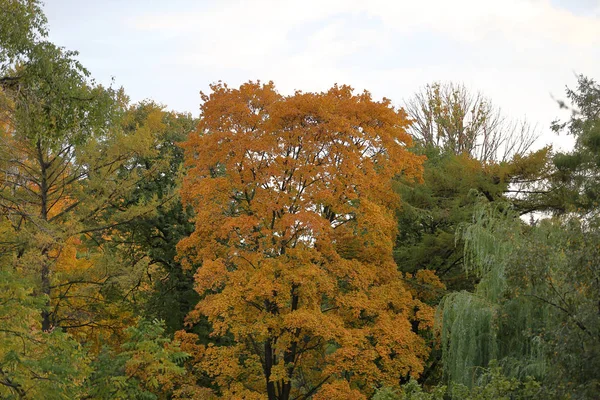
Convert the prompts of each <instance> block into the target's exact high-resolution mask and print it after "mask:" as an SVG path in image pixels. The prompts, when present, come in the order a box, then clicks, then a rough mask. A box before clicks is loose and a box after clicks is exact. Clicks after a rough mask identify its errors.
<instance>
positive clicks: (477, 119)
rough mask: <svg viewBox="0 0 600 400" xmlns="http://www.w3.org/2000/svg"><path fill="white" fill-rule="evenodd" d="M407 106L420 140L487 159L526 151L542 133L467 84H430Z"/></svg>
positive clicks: (507, 158) (416, 136) (412, 129)
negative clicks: (509, 115)
mask: <svg viewBox="0 0 600 400" xmlns="http://www.w3.org/2000/svg"><path fill="white" fill-rule="evenodd" d="M405 109H406V111H407V113H408V115H409V116H410V118H411V119H412V120H413V125H412V127H411V133H412V135H413V137H414V138H415V140H416V141H418V142H421V143H423V144H425V145H432V146H437V147H440V148H444V149H446V150H448V151H452V152H454V153H456V154H463V153H467V154H469V155H470V156H471V157H473V158H476V159H478V160H481V161H483V162H489V161H508V160H509V159H511V158H512V157H513V156H515V155H517V154H518V155H524V154H525V153H526V152H527V151H528V150H530V148H531V146H532V145H533V143H534V142H535V140H536V139H537V138H538V136H539V135H538V134H537V133H536V130H535V129H534V128H533V127H532V126H531V125H530V124H529V123H528V122H527V121H524V120H523V121H510V120H509V119H507V118H506V117H505V116H503V115H502V113H501V111H500V109H499V108H498V107H496V106H494V105H493V104H492V102H491V101H490V100H489V99H488V98H487V97H485V96H484V95H482V94H481V93H480V92H477V93H472V92H469V90H468V89H467V88H466V87H465V86H464V85H463V84H456V83H452V82H448V83H439V82H435V83H432V84H429V85H426V86H425V87H424V88H423V89H422V90H421V91H420V92H418V93H416V94H415V96H414V97H413V98H411V99H410V100H408V101H407V102H406V104H405Z"/></svg>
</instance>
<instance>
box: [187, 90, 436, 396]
mask: <svg viewBox="0 0 600 400" xmlns="http://www.w3.org/2000/svg"><path fill="white" fill-rule="evenodd" d="M211 88H212V90H213V93H211V94H210V95H205V94H203V100H204V101H205V103H204V104H203V105H202V107H201V116H202V117H201V121H200V123H199V125H198V129H197V131H196V132H195V133H192V134H191V135H190V137H189V139H188V141H187V142H185V143H183V144H182V146H183V148H184V150H185V163H186V165H187V167H188V168H189V169H188V175H187V177H186V178H185V180H184V183H183V187H182V198H183V200H184V202H185V203H186V204H189V205H191V206H192V207H193V208H194V210H195V212H196V214H195V218H196V220H195V223H196V230H195V232H194V233H193V234H192V235H191V236H190V237H188V238H186V239H184V240H183V241H182V242H181V243H180V244H179V246H178V251H179V256H180V257H181V258H182V260H183V261H184V265H187V266H192V265H195V266H198V267H199V268H198V270H197V273H196V277H195V278H196V290H197V291H198V293H200V294H201V295H202V296H203V299H202V300H201V301H200V302H199V303H198V305H197V306H196V308H195V309H194V311H192V312H191V313H190V315H189V316H188V321H189V322H190V323H193V322H195V321H197V320H198V319H199V318H200V317H201V316H206V317H207V318H208V320H209V321H210V322H211V324H212V327H213V334H214V335H215V336H225V335H231V336H232V337H233V338H234V345H232V346H230V347H227V348H220V347H219V348H217V347H214V348H206V349H198V351H199V352H201V353H202V354H203V356H202V360H203V361H202V362H201V363H200V364H201V365H202V368H203V371H204V372H205V373H207V374H210V375H211V376H214V377H215V379H216V380H217V382H218V385H219V390H220V391H221V392H222V393H229V394H231V395H233V393H237V395H238V396H241V393H242V392H243V393H244V396H246V395H249V393H250V392H248V388H247V387H246V388H242V387H240V382H246V383H247V382H262V383H261V384H260V385H258V386H254V385H250V386H251V387H252V390H255V389H256V390H260V391H261V392H262V393H267V394H268V396H269V397H270V398H274V397H273V396H276V397H277V398H279V399H288V398H292V397H294V396H297V395H299V394H301V393H307V392H311V393H320V391H321V392H322V393H325V394H322V395H321V396H329V397H322V398H344V399H346V398H353V397H352V396H355V397H356V398H364V396H363V394H361V393H360V391H357V390H356V388H357V387H362V388H363V389H361V390H362V391H363V392H364V393H369V392H370V391H371V388H372V387H373V385H375V384H377V383H379V382H385V383H386V384H389V385H393V384H395V383H397V382H398V379H399V376H400V375H406V374H407V373H411V374H413V375H415V376H416V375H418V374H419V373H420V372H421V371H422V365H423V362H424V360H425V359H426V357H427V348H426V346H425V344H424V342H423V340H422V339H421V338H420V337H419V336H418V335H417V334H416V333H415V332H413V330H412V328H411V326H412V325H411V322H412V321H415V320H419V319H420V318H422V319H426V318H428V315H425V314H426V312H425V311H423V312H422V313H421V314H423V315H419V316H416V315H415V312H416V310H422V309H423V310H424V309H425V308H427V306H426V305H424V304H422V303H421V302H420V301H418V300H416V299H414V298H413V296H412V294H411V292H410V291H408V290H407V289H405V288H404V286H403V284H402V281H401V275H400V274H399V273H398V272H397V269H396V265H395V263H394V261H393V258H392V246H393V242H394V239H395V235H396V229H397V228H396V223H395V220H394V214H393V208H395V207H397V206H398V198H397V197H396V196H395V195H394V191H393V190H392V187H391V179H392V178H393V177H394V176H396V175H397V174H403V175H405V176H406V177H407V178H409V179H420V174H421V163H422V158H421V157H418V156H415V155H413V154H411V153H410V152H408V150H407V146H408V145H409V144H410V142H411V138H410V136H409V135H408V134H407V133H406V130H405V128H406V127H407V126H408V120H407V119H406V115H405V113H404V112H403V111H402V110H395V109H394V108H393V107H391V105H390V102H389V100H386V99H384V100H383V101H381V102H377V101H373V99H372V98H371V95H370V94H369V93H368V92H363V93H361V94H354V92H353V90H352V88H350V87H349V86H334V87H333V88H331V89H330V90H329V91H327V92H323V93H301V92H297V93H295V94H294V95H292V96H282V95H280V94H279V93H277V92H276V91H275V88H274V85H273V84H272V83H269V84H266V85H261V84H260V83H252V82H250V83H247V84H244V85H242V86H241V87H240V88H239V89H231V88H229V87H227V86H226V85H225V84H217V85H213V86H212V87H211ZM186 263H187V264H186ZM257 363H258V364H257ZM242 367H243V368H242ZM344 375H348V376H351V377H352V378H350V379H349V381H348V382H346V381H340V380H339V379H340V378H341V377H342V376H344ZM242 376H243V379H244V380H241V379H242ZM325 381H327V383H328V385H325V386H323V387H321V385H323V384H324V382H325ZM331 396H334V397H331ZM335 396H338V397H335ZM339 396H341V397H339ZM344 396H345V397H344ZM225 397H227V395H226V396H225Z"/></svg>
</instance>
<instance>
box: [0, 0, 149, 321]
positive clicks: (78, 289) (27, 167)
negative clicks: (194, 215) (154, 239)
mask: <svg viewBox="0 0 600 400" xmlns="http://www.w3.org/2000/svg"><path fill="white" fill-rule="evenodd" d="M3 7H7V9H8V10H11V11H10V12H11V13H13V14H15V15H17V16H22V17H23V18H24V20H25V22H24V23H22V24H18V23H13V25H15V26H17V25H18V26H19V27H25V28H27V27H29V29H32V30H34V31H36V32H37V31H39V32H41V33H35V32H33V33H31V34H30V35H26V36H27V37H31V40H30V41H27V42H21V41H17V44H16V45H13V43H12V42H11V41H10V40H12V39H14V37H13V36H11V35H8V36H6V37H5V38H2V39H6V42H5V43H2V47H3V48H5V49H8V50H7V51H5V52H3V53H1V55H2V56H3V57H4V58H3V59H2V60H0V62H1V63H2V65H3V71H2V72H3V73H4V76H3V79H2V81H1V82H0V83H1V84H0V97H1V98H2V101H1V102H0V106H1V107H2V108H1V109H0V119H1V121H2V124H1V125H0V171H1V173H2V180H1V181H0V216H1V217H2V225H3V228H4V232H3V233H4V237H3V240H2V242H1V243H0V253H1V255H2V256H3V257H5V259H6V260H7V261H8V262H7V263H6V264H7V265H10V266H11V267H12V268H13V269H15V270H16V271H18V273H19V274H24V275H27V276H35V277H36V279H35V280H34V282H37V284H36V294H41V295H43V296H45V297H46V299H47V301H46V306H45V307H44V308H43V310H42V328H43V330H45V331H49V330H51V329H52V328H53V327H55V326H60V327H61V328H63V329H70V328H79V327H83V326H100V325H102V322H101V320H102V318H93V316H92V315H93V314H94V312H95V310H97V309H98V308H97V306H98V305H99V304H102V303H103V302H104V301H105V299H106V295H107V293H102V292H101V291H100V290H99V289H100V288H102V287H103V286H104V283H106V282H107V280H109V279H110V278H111V277H112V276H113V275H114V274H115V273H116V272H115V269H116V268H118V267H119V266H118V264H117V263H115V262H114V261H115V260H114V259H113V260H111V259H110V256H111V254H110V252H109V251H107V250H109V249H108V248H107V247H102V246H100V244H101V241H102V238H103V235H105V234H106V233H107V232H108V230H109V229H111V228H113V227H115V226H118V225H120V224H124V223H126V222H129V221H131V220H133V219H135V218H137V217H138V216H140V215H143V214H145V213H150V212H153V209H154V204H152V202H150V201H149V202H138V203H136V204H126V203H125V202H124V199H125V198H127V195H128V194H129V193H130V192H131V191H133V190H135V189H136V188H137V185H138V184H139V183H140V182H142V181H143V180H144V179H147V178H148V177H149V176H150V175H151V174H152V173H155V172H156V169H152V170H149V171H148V170H142V169H140V168H136V167H137V165H136V164H135V158H136V157H141V156H145V157H150V156H151V155H153V154H155V153H156V152H157V150H156V140H155V137H154V136H153V132H152V131H150V130H148V129H138V130H135V131H134V132H124V131H123V129H121V127H120V125H119V121H120V118H121V117H122V115H123V113H124V111H125V107H126V103H127V98H126V97H125V95H124V94H123V92H122V91H121V90H113V89H111V88H104V87H102V86H100V85H97V84H95V82H94V81H93V80H92V79H91V78H90V77H89V73H88V72H87V70H85V69H84V68H83V67H82V66H81V64H80V63H79V62H78V61H77V60H76V58H75V57H76V53H75V52H71V51H67V50H64V49H62V48H58V47H56V46H55V45H53V44H52V43H49V42H47V41H45V40H44V36H43V33H45V30H44V29H45V27H44V26H43V24H42V23H43V22H44V21H45V18H44V17H43V16H39V15H38V16H35V15H31V13H37V12H41V11H40V10H39V6H38V3H37V2H18V1H17V2H15V1H8V3H7V4H6V2H4V3H3ZM15 10H16V11H15ZM13 11H14V12H13ZM3 18H4V14H3ZM27 21H29V22H27ZM31 21H33V22H31ZM40 24H42V25H40ZM25 28H23V29H25ZM2 32H4V31H2ZM9 50H10V51H9ZM17 51H18V52H17ZM86 241H91V242H93V243H94V244H95V245H94V248H89V247H88V248H86V246H85V242H86ZM63 250H65V251H64V252H63ZM101 260H104V261H103V262H99V261H101ZM94 319H95V320H94Z"/></svg>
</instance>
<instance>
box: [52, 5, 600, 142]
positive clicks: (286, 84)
mask: <svg viewBox="0 0 600 400" xmlns="http://www.w3.org/2000/svg"><path fill="white" fill-rule="evenodd" d="M44 10H45V12H46V15H47V17H48V20H49V28H50V39H51V40H52V41H53V42H54V43H56V44H58V45H61V46H64V47H66V48H68V49H71V50H78V51H79V52H80V55H79V59H80V61H81V62H82V63H83V65H84V66H85V67H87V68H88V69H89V70H90V71H91V73H92V76H93V77H94V78H95V79H96V80H97V81H98V82H100V83H104V84H108V83H110V82H111V79H113V78H114V82H115V84H116V85H117V86H123V87H124V88H125V90H126V92H127V93H128V94H129V96H130V97H131V99H132V101H140V100H143V99H147V98H150V99H153V100H155V101H157V102H159V103H161V104H164V105H165V106H166V107H167V108H168V109H172V110H177V111H188V112H191V113H192V114H193V115H195V116H197V115H198V114H199V105H200V96H199V92H200V91H204V92H208V91H209V90H210V89H209V85H210V84H211V83H214V82H217V81H219V80H221V81H224V82H226V83H227V84H228V85H229V86H239V85H240V84H242V83H244V82H247V81H249V80H261V81H270V80H272V81H274V82H275V85H276V87H277V88H278V90H279V91H280V92H281V93H284V94H291V93H293V91H294V90H302V91H324V90H327V89H328V88H330V87H331V86H332V85H333V84H334V83H339V84H349V85H351V86H352V87H354V88H356V89H357V90H361V91H362V90H364V89H367V90H369V91H370V92H371V93H372V94H373V96H374V97H375V98H376V99H380V98H382V97H387V98H389V99H391V100H392V102H393V104H394V105H397V106H402V104H403V102H404V101H405V100H408V99H409V98H411V97H412V96H413V95H414V94H415V93H416V92H417V91H419V90H420V89H421V88H422V87H423V86H424V85H426V84H428V83H432V82H434V81H442V82H447V81H452V82H456V83H463V84H464V85H466V86H467V87H468V88H469V89H470V90H471V91H473V92H476V91H480V92H482V93H483V94H484V95H485V96H487V97H489V98H490V99H491V100H492V102H493V103H494V104H495V105H497V106H498V107H500V108H501V109H502V111H503V113H504V114H505V115H506V116H507V117H508V118H510V119H515V120H517V119H518V120H522V119H526V120H528V121H529V122H530V123H531V124H532V125H535V126H536V127H537V130H538V131H539V133H540V135H541V138H540V140H539V141H538V146H539V147H541V146H542V145H546V144H553V145H554V147H555V148H557V149H568V148H569V147H570V146H571V145H572V139H571V138H570V137H566V136H565V135H561V136H556V135H554V134H553V133H551V132H550V130H549V125H550V123H551V122H552V121H553V120H554V119H556V118H565V117H567V115H566V114H565V111H562V112H561V111H560V110H559V108H558V106H557V102H556V99H564V97H565V96H564V91H565V87H566V86H569V87H574V86H575V84H576V75H577V74H583V75H586V76H588V77H591V78H595V79H596V80H600V0H452V1H446V0H418V1H414V0H413V1H406V0H368V1H367V0H302V1H288V0H252V1H250V0H248V1H242V0H237V1H235V0H214V1H193V0H171V1H164V0H161V1H155V0H104V1H94V0H46V2H45V7H44Z"/></svg>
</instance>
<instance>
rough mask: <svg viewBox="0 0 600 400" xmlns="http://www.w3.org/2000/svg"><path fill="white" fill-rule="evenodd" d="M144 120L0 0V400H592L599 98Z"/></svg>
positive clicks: (593, 94) (208, 105) (267, 106)
mask: <svg viewBox="0 0 600 400" xmlns="http://www.w3.org/2000/svg"><path fill="white" fill-rule="evenodd" d="M199 104H200V115H199V117H198V118H195V117H192V115H191V114H190V113H183V112H182V113H179V112H174V111H169V110H167V108H166V107H165V106H163V105H161V103H159V102H157V101H154V100H146V101H142V102H138V103H132V102H131V101H130V100H129V98H128V96H127V94H126V92H125V89H123V88H115V87H112V86H104V85H101V84H98V83H97V82H96V81H95V80H94V79H93V77H92V76H91V75H90V73H89V72H88V70H86V68H85V66H84V65H82V64H81V63H80V62H79V61H78V53H77V52H76V51H74V50H69V49H65V48H63V47H60V46H58V45H56V44H54V43H52V42H50V41H49V39H48V21H47V19H46V16H45V15H44V12H43V9H42V4H41V2H40V1H38V0H0V398H2V399H48V400H54V399H221V398H223V399H256V400H259V399H268V400H292V399H293V400H309V399H312V400H328V399H333V400H335V399H341V400H343V399H348V400H366V399H373V400H428V399H431V400H434V399H436V400H442V399H472V400H476V399H477V400H483V399H506V400H509V399H597V398H600V214H599V211H600V203H599V202H600V85H599V84H598V83H597V82H596V81H595V80H594V79H593V77H587V76H583V75H579V76H578V84H577V86H576V87H573V88H567V90H566V92H565V93H564V94H563V98H562V99H560V100H559V101H557V103H556V108H557V110H558V109H560V108H562V109H566V110H568V111H569V113H568V115H569V117H568V118H566V119H564V120H557V121H554V122H553V123H552V130H553V131H555V132H557V133H560V134H563V135H571V136H572V137H573V138H574V141H575V146H574V148H573V149H572V150H570V151H558V150H554V149H553V148H552V147H550V146H548V147H543V148H541V149H540V148H539V147H535V143H534V142H535V139H536V137H537V135H538V134H539V133H538V132H536V131H535V129H533V128H532V127H531V126H529V125H528V124H527V122H511V121H510V120H509V119H508V118H506V117H505V116H503V115H502V113H501V112H500V111H499V109H498V108H497V107H495V106H494V104H493V103H492V102H491V100H489V99H488V98H486V97H485V96H483V95H481V94H478V93H473V92H471V91H470V90H469V89H467V88H466V87H465V86H463V85H461V84H458V83H451V82H434V83H431V84H429V85H427V86H425V87H424V88H423V90H422V91H421V92H419V93H416V94H414V95H413V96H412V97H411V99H410V100H409V101H407V102H406V104H403V105H402V106H395V105H394V103H393V101H392V100H390V99H386V98H384V99H381V100H378V99H374V98H373V96H372V95H371V94H370V93H369V92H367V91H364V92H358V91H355V90H354V89H353V88H352V87H350V86H346V85H334V86H333V87H331V88H330V89H328V90H327V91H323V92H302V91H296V92H295V93H293V94H288V95H284V94H281V93H280V92H279V91H278V90H277V89H276V87H275V84H274V83H273V82H259V81H248V82H247V83H245V84H243V85H241V86H239V87H230V86H228V85H227V84H226V83H222V82H218V83H215V84H213V85H211V90H210V91H209V92H207V93H202V94H201V96H200V98H199Z"/></svg>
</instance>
